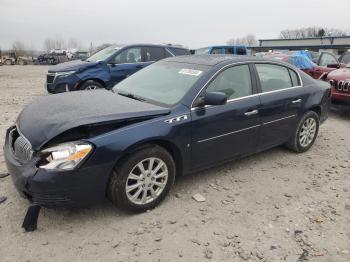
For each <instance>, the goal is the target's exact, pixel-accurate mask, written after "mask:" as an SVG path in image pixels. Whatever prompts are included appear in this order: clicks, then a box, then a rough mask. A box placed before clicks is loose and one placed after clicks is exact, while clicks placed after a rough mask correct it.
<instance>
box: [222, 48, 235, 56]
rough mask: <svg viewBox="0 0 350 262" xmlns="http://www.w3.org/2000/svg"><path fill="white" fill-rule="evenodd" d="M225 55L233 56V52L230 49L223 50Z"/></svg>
mask: <svg viewBox="0 0 350 262" xmlns="http://www.w3.org/2000/svg"><path fill="white" fill-rule="evenodd" d="M224 50H225V54H227V55H233V54H234V50H233V48H232V47H226V48H225V49H224Z"/></svg>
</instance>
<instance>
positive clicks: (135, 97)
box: [117, 91, 146, 102]
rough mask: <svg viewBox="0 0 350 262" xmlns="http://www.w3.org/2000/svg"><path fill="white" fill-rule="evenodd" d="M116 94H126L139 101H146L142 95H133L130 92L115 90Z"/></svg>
mask: <svg viewBox="0 0 350 262" xmlns="http://www.w3.org/2000/svg"><path fill="white" fill-rule="evenodd" d="M117 94H118V95H121V96H126V97H129V98H132V99H135V100H139V101H143V102H144V101H146V99H144V98H142V97H139V96H137V95H134V94H130V93H127V92H122V91H119V92H117Z"/></svg>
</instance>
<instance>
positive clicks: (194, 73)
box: [179, 68, 203, 76]
mask: <svg viewBox="0 0 350 262" xmlns="http://www.w3.org/2000/svg"><path fill="white" fill-rule="evenodd" d="M202 72H203V71H200V70H194V69H186V68H183V69H181V70H180V71H179V74H183V75H190V76H199V75H200V74H201V73H202Z"/></svg>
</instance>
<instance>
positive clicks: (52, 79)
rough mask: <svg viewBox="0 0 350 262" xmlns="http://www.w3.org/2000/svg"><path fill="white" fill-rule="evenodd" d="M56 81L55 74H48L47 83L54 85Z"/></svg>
mask: <svg viewBox="0 0 350 262" xmlns="http://www.w3.org/2000/svg"><path fill="white" fill-rule="evenodd" d="M54 80H55V74H47V75H46V82H47V83H48V84H52V83H53V81H54Z"/></svg>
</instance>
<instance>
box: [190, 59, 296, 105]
mask: <svg viewBox="0 0 350 262" xmlns="http://www.w3.org/2000/svg"><path fill="white" fill-rule="evenodd" d="M249 63H256V64H272V65H279V66H284V67H287V68H288V69H290V70H293V71H294V72H295V73H296V74H297V75H298V77H299V82H300V85H298V86H292V87H288V88H284V89H279V90H274V91H269V92H262V93H257V94H252V95H249V96H242V97H239V98H233V99H229V100H227V103H229V102H232V101H236V100H240V99H244V98H248V97H253V96H257V95H264V94H271V93H276V92H282V91H285V90H289V89H293V88H300V87H303V80H302V79H301V77H300V74H299V72H298V71H296V70H294V69H293V68H291V67H288V66H287V65H283V64H279V63H274V62H273V61H244V62H234V63H231V64H228V65H226V66H224V67H222V68H220V70H218V71H216V73H215V74H214V75H212V76H211V77H210V78H209V79H208V81H207V82H206V83H205V84H204V85H203V87H202V88H201V89H200V90H199V92H198V93H197V95H196V96H195V97H194V99H193V100H192V103H191V111H192V110H196V109H198V108H203V107H193V103H194V101H195V100H196V99H197V97H198V96H199V94H200V93H201V92H202V91H203V89H204V88H206V87H207V86H208V84H209V82H211V80H212V79H213V78H214V77H216V76H217V75H218V74H220V73H221V72H222V71H224V70H225V69H227V68H229V67H232V66H235V65H241V64H249Z"/></svg>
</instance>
